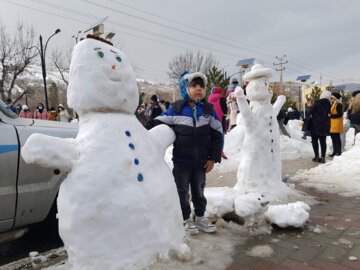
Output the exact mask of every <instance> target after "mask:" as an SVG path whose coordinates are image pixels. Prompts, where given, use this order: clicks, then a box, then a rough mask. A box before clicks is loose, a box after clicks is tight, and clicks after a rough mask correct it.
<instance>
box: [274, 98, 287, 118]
mask: <svg viewBox="0 0 360 270" xmlns="http://www.w3.org/2000/svg"><path fill="white" fill-rule="evenodd" d="M285 102H286V97H285V96H282V95H281V96H278V97H277V99H276V101H275V103H274V105H273V110H274V114H275V115H276V116H277V115H278V114H279V112H280V110H281V108H282V106H284V104H285Z"/></svg>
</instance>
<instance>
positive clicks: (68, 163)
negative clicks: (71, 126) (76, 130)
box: [21, 134, 79, 172]
mask: <svg viewBox="0 0 360 270" xmlns="http://www.w3.org/2000/svg"><path fill="white" fill-rule="evenodd" d="M21 156H22V157H23V159H24V161H25V162H26V163H34V164H37V165H39V166H42V167H46V168H56V169H60V170H62V171H66V172H68V171H70V170H71V168H72V165H73V163H74V161H75V160H77V159H78V158H79V153H78V151H77V148H76V143H75V140H74V139H63V138H58V137H52V136H48V135H44V134H32V135H31V136H30V137H29V138H28V139H27V141H26V143H25V144H24V146H23V147H22V148H21Z"/></svg>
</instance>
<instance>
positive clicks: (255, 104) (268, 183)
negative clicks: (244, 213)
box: [235, 66, 289, 198]
mask: <svg viewBox="0 0 360 270" xmlns="http://www.w3.org/2000/svg"><path fill="white" fill-rule="evenodd" d="M255 68H256V67H255ZM260 68H262V66H261V67H260ZM266 70H267V69H266ZM255 71H256V69H255ZM246 90H247V96H244V95H243V92H242V91H243V90H242V89H241V88H240V89H237V90H236V95H237V102H238V104H239V108H240V114H241V121H242V124H243V125H242V126H243V128H244V139H243V142H242V146H241V153H240V164H239V167H238V173H237V183H236V185H235V189H237V190H239V191H240V192H241V193H252V192H258V193H261V194H266V195H267V197H268V198H272V196H273V195H280V194H285V193H287V192H289V189H288V187H287V186H286V185H285V184H283V182H282V178H281V156H280V131H279V125H278V122H277V115H278V113H279V110H280V109H281V107H282V105H283V104H284V102H285V97H284V96H279V97H278V100H277V101H276V102H275V104H274V105H272V104H271V102H270V101H271V97H272V92H271V91H269V89H268V82H267V78H266V77H258V78H255V79H253V80H251V81H250V82H249V84H248V86H247V88H246ZM239 91H240V92H239ZM246 98H247V99H248V100H249V101H250V105H249V104H248V103H247V101H246Z"/></svg>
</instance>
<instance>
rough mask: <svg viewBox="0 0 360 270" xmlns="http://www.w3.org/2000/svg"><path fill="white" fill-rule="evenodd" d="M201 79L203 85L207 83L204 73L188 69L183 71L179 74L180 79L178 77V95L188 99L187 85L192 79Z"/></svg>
mask: <svg viewBox="0 0 360 270" xmlns="http://www.w3.org/2000/svg"><path fill="white" fill-rule="evenodd" d="M198 79H201V80H202V81H203V83H204V85H205V86H206V84H207V78H206V76H205V75H204V74H202V73H200V72H189V71H185V72H184V73H183V74H181V76H180V79H179V90H180V95H181V97H182V98H183V99H184V100H188V99H189V92H188V90H189V85H190V83H192V82H193V81H194V80H198Z"/></svg>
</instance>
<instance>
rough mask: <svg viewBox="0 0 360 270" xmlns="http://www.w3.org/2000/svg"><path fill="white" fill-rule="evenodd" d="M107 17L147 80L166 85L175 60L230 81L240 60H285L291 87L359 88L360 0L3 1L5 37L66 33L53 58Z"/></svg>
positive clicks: (0, 3)
mask: <svg viewBox="0 0 360 270" xmlns="http://www.w3.org/2000/svg"><path fill="white" fill-rule="evenodd" d="M106 16H109V18H108V19H107V21H106V22H105V31H106V32H107V31H112V32H115V33H116V36H115V37H114V43H115V44H116V46H117V47H119V48H121V49H122V50H123V51H124V52H125V53H126V54H127V55H128V57H129V58H130V59H131V60H132V62H133V64H134V66H135V67H136V70H137V73H138V77H141V78H144V79H147V80H151V81H156V82H168V81H169V79H168V76H167V70H168V63H169V61H170V60H171V59H172V58H173V57H174V56H176V55H178V54H181V53H184V52H185V51H186V50H193V51H197V50H201V51H203V52H204V53H212V54H213V55H214V56H215V57H216V59H217V60H218V61H219V63H220V67H222V68H224V69H225V70H226V71H228V73H229V74H232V73H235V72H237V71H238V70H239V69H238V67H236V66H235V65H236V62H237V61H238V60H239V59H244V58H253V57H255V58H256V60H257V61H258V62H260V63H262V64H264V65H265V66H268V67H274V66H273V62H275V61H276V59H275V56H279V57H281V56H283V55H284V54H285V55H286V56H287V57H286V59H285V60H287V61H289V62H288V64H286V70H285V71H284V72H285V73H284V77H285V80H287V81H294V80H295V79H296V77H297V76H298V75H305V74H311V75H312V77H311V79H310V80H311V81H319V80H320V74H322V82H323V83H328V82H329V81H330V80H332V81H333V83H334V84H339V83H342V82H345V81H346V82H350V81H351V82H360V73H359V71H360V68H359V67H360V34H359V29H360V1H359V0H298V1H295V0H251V1H240V0H223V1H214V0H181V1H173V0H101V1H99V0H63V1H52V0H0V18H1V20H2V22H3V23H5V24H6V25H7V28H8V30H11V29H12V27H14V25H15V23H16V20H17V19H18V18H20V19H23V20H24V21H26V22H29V23H32V24H33V25H34V27H35V29H36V31H37V33H38V34H42V35H43V37H44V39H46V38H47V37H48V36H50V35H51V34H52V33H53V32H54V31H55V29H57V28H60V29H61V33H60V34H58V35H57V36H54V37H53V38H52V40H51V41H50V42H49V46H48V51H50V50H51V49H54V48H55V47H59V48H66V47H68V46H72V45H74V43H75V40H74V39H73V38H71V36H72V35H74V34H76V33H77V32H78V31H79V30H81V31H84V30H86V28H87V27H89V26H90V25H92V24H93V23H95V22H96V21H98V20H100V19H101V18H103V17H106ZM48 54H49V55H50V53H48ZM278 79H279V72H277V73H276V74H275V77H274V79H273V81H275V80H278Z"/></svg>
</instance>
